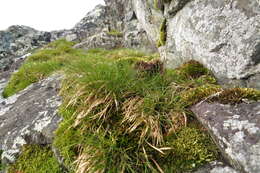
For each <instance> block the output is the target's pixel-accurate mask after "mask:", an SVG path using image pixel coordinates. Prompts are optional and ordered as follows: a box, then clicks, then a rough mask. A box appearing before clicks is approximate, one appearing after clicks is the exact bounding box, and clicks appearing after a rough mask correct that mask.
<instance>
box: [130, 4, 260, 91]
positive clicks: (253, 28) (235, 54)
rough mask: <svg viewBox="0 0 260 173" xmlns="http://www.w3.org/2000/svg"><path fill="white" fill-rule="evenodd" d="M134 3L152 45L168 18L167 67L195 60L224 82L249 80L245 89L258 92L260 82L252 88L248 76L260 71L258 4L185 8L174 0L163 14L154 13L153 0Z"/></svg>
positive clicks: (162, 50)
mask: <svg viewBox="0 0 260 173" xmlns="http://www.w3.org/2000/svg"><path fill="white" fill-rule="evenodd" d="M133 2H134V4H135V5H134V6H135V8H134V9H135V12H136V14H137V18H138V20H139V21H140V23H141V24H142V26H143V28H144V29H145V30H146V32H147V33H148V35H149V37H150V38H151V39H152V40H153V41H154V42H156V41H157V40H158V38H159V26H160V23H161V22H162V20H163V18H166V19H167V41H166V45H165V46H163V47H160V48H159V51H160V54H161V56H162V59H163V60H164V61H165V62H166V65H167V67H170V68H175V67H177V66H179V65H180V64H182V63H183V62H185V61H188V60H190V59H194V60H197V61H199V62H201V63H202V64H204V65H205V66H206V67H208V68H209V69H211V70H212V71H213V72H214V74H215V75H216V76H217V77H218V78H219V79H221V80H223V79H229V80H230V79H234V80H244V79H248V78H249V79H248V80H247V81H246V83H245V85H246V86H254V87H256V88H259V85H260V84H259V82H257V83H254V84H250V78H251V77H252V76H255V75H259V73H260V31H259V27H260V3H259V1H258V0H250V1H248V0H232V1H226V0H192V1H190V2H188V1H182V2H185V3H184V5H180V3H179V1H172V2H171V3H168V4H164V10H160V9H155V8H154V7H153V1H151V0H148V1H143V0H133ZM187 2H188V3H187ZM176 10H177V11H176ZM178 10H179V11H178ZM251 81H252V80H251ZM238 84H239V85H241V81H240V82H238Z"/></svg>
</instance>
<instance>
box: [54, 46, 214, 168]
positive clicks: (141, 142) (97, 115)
mask: <svg viewBox="0 0 260 173" xmlns="http://www.w3.org/2000/svg"><path fill="white" fill-rule="evenodd" d="M90 52H91V53H90ZM90 52H89V53H90V54H92V53H94V54H102V56H100V57H99V56H98V57H96V58H94V59H93V58H87V57H86V58H83V59H80V60H79V61H78V62H75V63H74V64H72V65H71V66H70V67H69V68H68V69H67V71H66V73H67V78H66V79H65V80H64V83H63V88H62V90H61V94H62V96H63V98H64V103H63V106H62V108H61V109H60V113H61V114H62V115H63V117H64V121H63V122H62V123H61V125H60V128H59V129H58V131H57V133H56V135H57V137H56V140H55V145H56V146H57V147H58V148H60V150H61V154H62V155H63V156H64V158H65V163H66V165H68V166H69V167H70V169H72V170H74V171H75V172H153V171H155V172H178V171H188V170H192V169H196V168H197V167H199V166H201V165H203V164H205V163H207V162H209V161H212V160H215V159H216V158H217V149H216V148H214V146H215V145H214V144H213V142H212V141H211V139H210V138H209V136H207V135H205V134H204V132H202V131H200V130H198V129H196V128H189V122H190V121H191V120H193V119H194V118H193V116H192V115H190V112H189V111H188V109H187V104H186V103H184V104H183V103H182V102H181V101H182V94H183V93H185V92H188V91H189V90H190V89H191V88H193V89H195V88H199V87H202V86H204V84H205V82H206V83H208V84H212V85H213V84H215V82H216V81H215V80H214V78H213V77H212V76H210V73H209V72H208V71H206V70H202V69H201V70H199V67H198V65H197V64H196V63H190V66H193V65H194V67H193V68H192V67H190V68H191V69H196V70H194V71H192V70H189V73H185V75H180V74H182V73H183V71H184V69H186V68H181V69H177V70H163V68H162V64H161V63H160V62H159V61H158V60H152V61H151V60H150V58H146V56H140V57H138V56H133V57H131V56H124V55H119V56H118V54H119V52H118V51H114V53H112V54H111V53H104V52H103V51H101V52H98V51H97V50H95V51H94V52H93V51H90ZM89 56H90V55H89ZM90 57H91V56H90ZM104 57H105V58H104ZM185 66H187V65H185ZM187 68H188V67H187ZM201 68H204V67H203V66H201ZM198 71H201V73H200V74H197V75H195V74H193V73H197V72H198ZM214 91H215V90H214ZM211 93H212V92H208V93H204V95H203V96H200V98H204V97H207V96H209V94H211ZM190 99H191V98H190ZM194 99H196V96H194ZM185 126H187V127H185ZM186 128H187V129H190V131H195V132H194V136H195V137H194V140H195V139H196V140H198V141H204V140H205V141H207V142H205V143H203V142H194V140H193V138H191V136H189V135H187V136H185V135H184V133H181V131H182V130H183V129H186ZM178 133H180V134H181V135H176V134H178ZM186 134H190V133H189V132H188V133H186ZM189 139H191V140H192V141H193V142H192V141H191V142H190V143H187V146H188V147H190V148H194V150H193V149H192V150H189V151H186V155H191V156H190V157H187V158H186V155H185V154H183V152H184V151H181V150H179V149H180V148H181V147H179V148H178V147H176V146H179V145H182V144H181V142H182V141H185V140H187V141H188V140H189ZM179 143H180V144H179ZM183 143H186V142H183ZM183 145H184V144H183ZM193 145H194V146H193ZM178 152H180V153H179V154H176V153H178ZM184 156H185V157H184ZM173 158H175V160H174V159H173ZM187 159H188V160H187ZM177 160H181V161H179V162H177ZM184 162H185V163H184Z"/></svg>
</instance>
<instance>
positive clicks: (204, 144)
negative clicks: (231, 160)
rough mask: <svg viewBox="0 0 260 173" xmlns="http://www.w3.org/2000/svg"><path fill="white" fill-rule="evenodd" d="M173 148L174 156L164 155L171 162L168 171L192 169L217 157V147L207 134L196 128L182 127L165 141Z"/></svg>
mask: <svg viewBox="0 0 260 173" xmlns="http://www.w3.org/2000/svg"><path fill="white" fill-rule="evenodd" d="M166 143H167V144H168V145H169V146H170V147H172V148H173V150H172V154H173V155H174V157H172V156H169V154H170V153H171V152H169V153H168V155H167V156H166V160H167V161H168V162H171V163H172V166H173V167H172V168H171V169H170V170H169V169H168V172H179V170H183V171H189V170H194V169H196V168H198V167H200V166H202V165H203V164H205V163H208V162H211V161H214V160H216V159H217V158H218V155H219V153H218V148H217V147H216V145H215V144H214V142H213V141H212V140H211V138H210V136H209V135H208V134H205V133H203V132H201V131H200V130H198V129H196V128H189V127H186V128H183V129H181V130H180V131H179V132H178V133H177V134H176V136H173V139H169V141H167V142H166Z"/></svg>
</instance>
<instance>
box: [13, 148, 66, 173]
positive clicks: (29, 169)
mask: <svg viewBox="0 0 260 173" xmlns="http://www.w3.org/2000/svg"><path fill="white" fill-rule="evenodd" d="M23 172H24V173H25V172H26V173H35V172H37V173H46V172H53V173H61V172H62V168H61V167H60V165H59V163H58V161H57V160H56V158H55V157H54V155H53V152H52V151H51V149H50V147H46V146H45V147H44V146H38V145H26V146H24V147H23V150H22V154H21V155H20V156H19V158H18V160H17V161H16V163H15V164H13V165H11V166H10V167H9V168H8V173H23Z"/></svg>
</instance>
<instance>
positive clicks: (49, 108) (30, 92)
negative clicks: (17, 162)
mask: <svg viewBox="0 0 260 173" xmlns="http://www.w3.org/2000/svg"><path fill="white" fill-rule="evenodd" d="M61 78H62V76H61V75H53V76H51V77H49V78H47V79H45V80H43V81H41V82H39V83H35V84H32V85H31V86H29V87H28V88H26V89H25V90H23V91H21V92H19V93H18V94H16V95H14V96H11V97H9V98H7V99H3V98H0V150H3V154H2V160H3V162H4V163H10V162H13V161H14V159H15V158H16V156H17V154H18V153H19V152H20V149H21V146H22V145H24V144H50V143H52V140H53V136H54V134H53V132H54V130H56V128H57V126H58V123H59V122H60V121H61V117H60V116H59V115H58V112H57V110H58V107H59V106H60V104H61V98H60V97H59V96H58V90H59V88H60V80H61ZM4 84H5V83H4V82H2V83H0V87H1V88H0V90H2V88H3V86H4Z"/></svg>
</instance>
